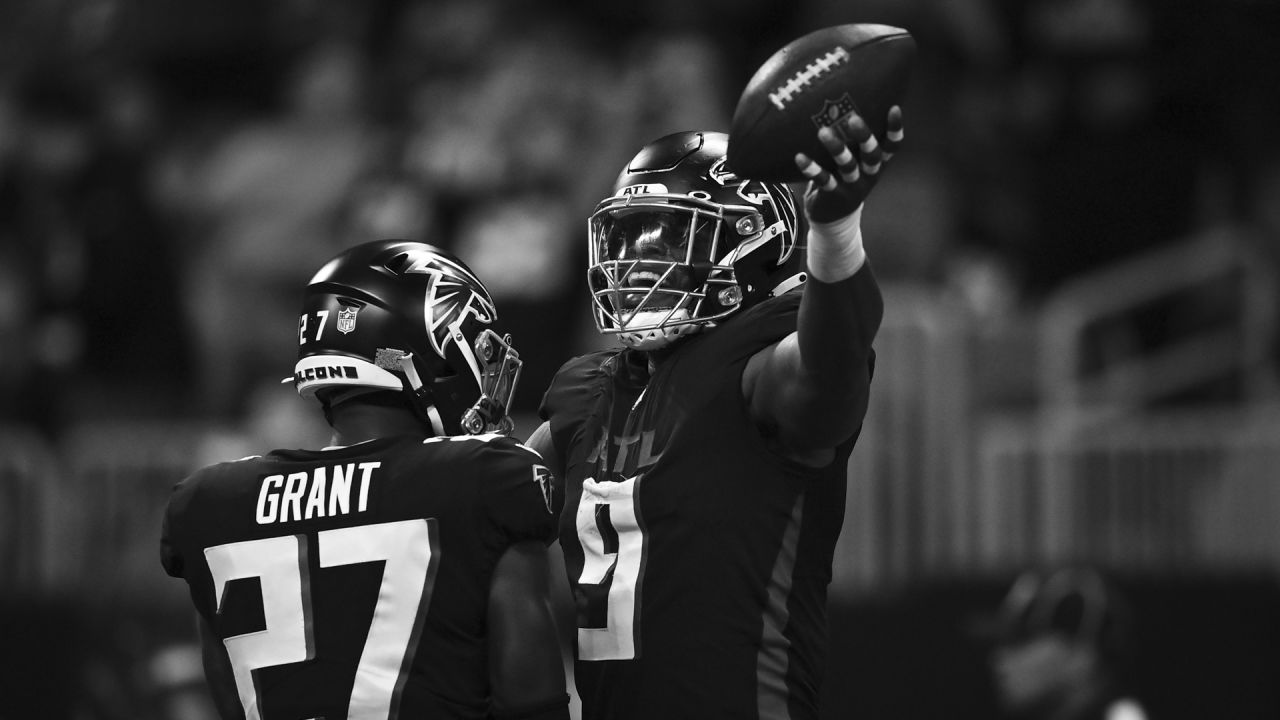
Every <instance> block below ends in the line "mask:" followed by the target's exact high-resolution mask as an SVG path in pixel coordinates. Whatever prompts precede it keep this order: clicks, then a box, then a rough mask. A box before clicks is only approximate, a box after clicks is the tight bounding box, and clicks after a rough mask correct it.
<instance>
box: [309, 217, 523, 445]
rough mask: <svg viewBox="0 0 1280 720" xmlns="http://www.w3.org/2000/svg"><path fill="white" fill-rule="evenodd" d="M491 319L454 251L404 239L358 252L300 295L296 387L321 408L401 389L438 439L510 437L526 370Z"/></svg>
mask: <svg viewBox="0 0 1280 720" xmlns="http://www.w3.org/2000/svg"><path fill="white" fill-rule="evenodd" d="M496 320H497V309H496V308H495V307H494V304H493V299H492V298H491V297H490V296H489V291H488V290H487V289H485V286H484V284H483V283H482V282H480V279H479V278H478V277H476V275H475V273H473V272H471V270H470V269H469V268H468V267H467V266H466V265H465V264H464V263H463V262H462V261H461V260H459V259H458V258H457V257H454V256H453V255H452V254H451V253H449V252H447V251H445V250H442V249H440V248H438V247H435V246H432V245H428V244H426V243H421V242H411V241H406V240H377V241H373V242H367V243H363V244H360V245H356V246H354V247H351V248H349V249H347V250H346V251H344V252H342V253H340V254H339V255H338V256H336V257H334V258H333V259H332V260H330V261H329V262H327V263H325V265H324V266H323V267H321V268H320V270H319V271H318V272H316V274H315V276H314V277H312V278H311V281H310V282H309V283H308V284H307V287H306V290H305V291H304V292H303V300H302V314H301V315H300V316H299V318H298V362H297V364H296V365H295V366H294V372H293V378H292V381H293V383H294V386H295V387H296V388H297V391H298V393H299V394H300V395H302V396H303V397H317V396H318V399H320V400H321V401H322V402H325V403H327V404H333V403H337V402H341V401H342V400H344V399H346V398H348V397H351V396H354V395H358V394H361V393H364V392H369V391H374V390H393V391H403V392H404V393H406V394H407V395H408V397H409V400H410V406H411V407H413V408H414V410H415V412H418V413H419V414H420V416H422V417H423V419H424V420H427V421H428V422H430V424H431V426H432V427H433V429H434V430H435V431H436V433H437V434H441V435H444V434H449V435H454V434H459V432H460V431H461V432H466V433H470V434H479V433H484V432H503V433H509V432H510V431H511V428H512V422H511V420H510V418H509V417H508V412H509V411H510V406H511V397H512V395H513V393H514V391H515V387H516V383H517V382H518V381H519V376H520V368H521V365H522V363H521V360H520V355H519V353H517V352H516V350H515V348H513V347H512V346H511V337H510V336H509V335H508V336H505V337H500V336H499V335H498V334H497V333H496V332H494V331H493V330H492V329H490V327H489V326H491V325H492V324H493V323H494V322H495V321H496ZM442 402H443V405H442V404H441V403H442ZM451 404H452V405H453V408H449V406H450V405H451ZM441 408H446V409H458V410H459V411H460V412H458V413H453V412H447V413H445V414H444V415H443V416H442V413H441Z"/></svg>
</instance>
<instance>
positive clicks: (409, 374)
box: [400, 353, 445, 437]
mask: <svg viewBox="0 0 1280 720" xmlns="http://www.w3.org/2000/svg"><path fill="white" fill-rule="evenodd" d="M400 369H401V370H403V371H404V377H405V379H406V380H408V381H409V388H408V392H409V395H410V397H411V398H412V403H413V407H414V408H416V409H419V410H421V414H422V415H425V416H426V420H427V422H429V423H430V424H431V431H432V432H434V433H435V434H436V437H444V434H445V432H444V421H443V420H442V419H441V418H440V411H439V410H436V406H435V405H434V404H432V403H429V402H426V400H427V398H428V396H429V395H430V393H429V392H428V391H427V390H425V389H424V388H423V387H422V376H421V375H419V374H418V369H417V368H416V367H414V366H413V353H405V354H403V355H401V356H400Z"/></svg>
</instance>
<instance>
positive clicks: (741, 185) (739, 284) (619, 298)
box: [587, 132, 804, 350]
mask: <svg viewBox="0 0 1280 720" xmlns="http://www.w3.org/2000/svg"><path fill="white" fill-rule="evenodd" d="M727 147H728V136H727V135H726V134H724V133H718V132H681V133H675V134H672V135H667V136H665V137H662V138H660V139H658V140H655V141H654V142H652V143H650V144H649V145H646V146H645V147H644V148H643V149H641V150H640V152H639V153H638V154H636V156H635V157H634V158H632V159H631V160H630V161H629V162H628V163H627V165H626V167H625V168H624V169H623V171H622V173H621V174H620V175H619V176H618V180H617V182H616V183H615V184H614V189H613V194H612V195H611V196H609V197H608V198H605V199H604V200H603V201H602V202H601V203H600V204H599V205H597V206H596V209H595V212H594V213H592V215H591V217H590V219H589V220H588V222H587V230H588V237H589V250H588V253H589V267H588V270H587V281H588V284H589V286H590V290H591V299H592V304H593V307H592V310H593V315H594V317H595V322H596V327H597V328H598V329H599V330H600V332H602V333H606V334H616V335H618V336H619V339H620V340H621V342H622V343H623V344H624V345H626V346H628V347H632V348H635V349H638V350H656V349H659V348H662V347H665V346H667V345H669V344H670V343H671V342H672V341H674V340H675V339H677V338H679V337H682V336H685V335H690V334H693V333H696V332H698V331H700V330H702V329H703V328H707V327H714V326H715V325H716V324H717V323H718V322H720V321H721V320H723V319H724V318H726V317H728V316H729V315H731V314H733V313H735V312H738V311H740V310H742V309H743V308H747V307H750V306H752V305H754V304H756V303H758V302H760V301H761V300H763V299H765V298H768V297H772V296H774V295H778V294H781V293H783V292H786V291H787V290H789V289H791V288H793V287H795V286H797V285H799V284H800V283H801V282H803V280H804V276H803V274H801V273H800V272H799V271H798V266H799V262H798V257H799V253H796V252H795V250H796V237H797V223H798V219H797V215H796V202H795V198H794V197H793V196H792V193H791V189H790V188H788V187H787V186H786V185H781V184H775V183H764V182H759V181H756V180H748V179H745V178H741V177H738V176H737V175H735V174H734V173H733V171H732V170H731V169H730V168H729V167H728V166H727V165H726V163H725V152H726V149H727Z"/></svg>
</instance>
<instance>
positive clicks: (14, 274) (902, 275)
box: [0, 0, 1280, 438]
mask: <svg viewBox="0 0 1280 720" xmlns="http://www.w3.org/2000/svg"><path fill="white" fill-rule="evenodd" d="M6 12H7V13H8V14H9V15H10V19H11V21H10V22H6V23H5V24H4V25H5V28H6V29H5V30H4V31H2V32H4V33H5V34H6V37H5V40H6V41H5V43H4V47H5V48H6V50H5V57H4V58H3V61H4V62H3V66H2V67H0V237H2V238H3V242H0V254H2V255H3V262H0V295H3V297H4V298H5V302H3V303H0V307H2V308H3V310H2V313H3V314H2V315H0V338H3V345H4V347H6V348H8V350H6V352H5V353H3V355H0V363H3V372H0V398H2V399H3V402H0V408H3V410H2V412H3V414H4V416H3V420H4V421H6V422H8V423H19V424H29V425H33V426H35V427H38V428H39V429H40V430H41V431H42V432H43V433H44V434H46V435H47V436H49V437H52V438H56V437H57V436H58V435H59V434H60V433H61V432H62V431H64V430H65V429H66V428H67V427H68V426H69V425H72V424H75V423H78V422H84V421H94V420H97V419H101V418H104V417H119V416H120V414H121V413H122V412H123V413H126V414H138V415H143V416H148V417H172V416H182V417H191V416H195V417H198V418H209V419H214V420H228V421H236V420H240V419H242V418H244V417H245V416H246V415H247V414H248V413H251V412H254V411H255V408H257V407H259V406H264V405H265V406H267V407H269V406H271V405H272V404H273V403H274V402H275V401H274V400H273V399H272V398H276V397H282V396H283V397H287V394H283V395H282V394H281V393H279V392H278V390H277V388H276V387H275V386H276V384H277V383H278V380H279V378H280V377H282V376H283V375H284V374H287V366H288V364H289V362H290V358H291V357H292V354H293V348H291V347H289V346H288V343H287V341H282V340H281V338H282V337H283V334H282V333H280V332H279V328H280V327H282V326H288V325H289V324H291V323H293V322H294V320H295V319H294V318H293V317H292V316H293V315H294V305H295V298H294V297H292V295H291V294H290V293H289V292H286V291H282V290H281V289H282V288H292V287H296V286H297V285H298V284H299V282H300V281H301V280H303V279H305V278H301V277H300V274H301V273H304V272H306V269H307V268H309V267H310V266H311V264H312V261H313V260H314V259H315V258H317V257H324V256H327V255H329V254H331V253H332V252H333V251H334V250H335V249H338V248H341V247H344V246H347V245H349V244H350V243H352V242H353V241H355V240H357V239H365V238H369V237H382V236H397V235H399V236H409V237H432V238H435V239H436V240H437V241H439V242H449V243H450V244H451V245H453V246H454V247H453V248H452V249H453V250H455V251H456V252H458V253H459V254H460V255H461V256H463V257H466V258H467V259H468V261H469V262H470V263H471V264H472V265H473V266H475V267H476V268H477V272H479V273H480V274H481V275H482V276H484V277H487V278H491V281H490V282H491V284H492V285H493V288H492V289H493V292H494V294H495V296H496V299H497V300H498V301H499V303H500V304H501V305H502V307H504V308H505V309H506V314H507V317H508V322H509V323H510V325H511V327H512V329H513V331H514V332H515V334H516V336H517V338H518V339H520V340H523V342H522V343H521V346H522V348H524V352H525V354H526V356H527V360H528V377H530V378H532V379H533V380H534V381H533V382H528V383H527V384H526V385H525V388H524V391H523V392H522V393H521V396H520V397H519V398H518V399H517V410H520V411H524V412H531V411H532V410H533V409H534V408H535V407H536V402H537V396H536V390H535V388H537V387H538V386H539V385H540V384H541V381H542V380H544V379H545V378H546V377H548V376H549V373H550V372H552V371H553V370H554V369H555V367H557V366H558V363H559V362H560V361H561V360H562V359H563V358H564V357H566V356H568V355H569V354H571V353H572V352H578V351H581V350H583V349H585V348H589V347H591V345H592V343H595V342H598V341H597V340H596V339H595V338H594V337H593V333H590V332H589V328H590V323H589V321H588V319H587V315H586V308H585V305H584V304H583V303H581V302H580V296H581V294H582V289H583V283H582V280H583V273H582V271H581V270H580V268H581V267H582V262H583V261H582V258H583V254H584V249H583V229H584V225H585V223H584V222H583V219H584V218H585V217H586V216H587V215H588V214H589V213H590V210H591V208H592V206H593V204H594V201H595V200H596V198H595V197H594V196H593V192H594V191H595V189H596V188H599V187H602V186H604V185H606V184H607V183H608V181H609V180H610V179H611V174H612V173H613V172H614V166H615V165H616V162H617V158H619V157H623V156H625V155H626V154H627V153H628V152H630V151H631V150H632V149H633V148H634V147H636V146H638V144H639V143H640V142H642V141H643V139H644V138H648V137H651V136H657V135H658V134H660V133H662V132H666V131H670V130H673V129H678V128H686V127H727V125H728V120H729V116H730V114H731V112H732V106H733V103H734V101H735V99H736V95H737V93H738V92H739V90H740V89H741V87H743V85H744V84H745V82H746V80H747V79H748V78H749V77H750V74H751V73H752V71H753V70H754V68H755V67H756V66H758V64H759V63H760V62H762V61H763V60H764V59H765V58H766V57H767V56H768V55H769V54H770V53H771V52H772V51H773V50H775V49H777V48H778V47H781V45H782V44H784V43H785V42H786V41H787V40H788V39H790V38H791V37H793V36H796V35H798V34H800V33H801V32H803V31H806V30H808V29H812V28H815V27H819V26H821V25H824V24H834V23H838V22H850V21H875V22H884V23H888V24H896V25H900V26H903V27H907V28H909V29H911V30H912V31H913V33H915V35H916V36H917V38H918V40H919V46H920V49H921V56H920V61H919V64H918V68H917V71H916V73H915V76H914V79H913V86H912V92H911V96H910V98H909V99H908V101H907V105H908V107H909V108H910V109H911V110H912V111H913V112H912V120H913V127H912V136H913V138H915V140H916V142H915V144H913V145H912V147H911V148H910V151H909V152H908V153H907V154H906V155H905V156H904V157H903V158H901V160H900V163H899V167H898V169H897V171H896V174H895V176H894V177H892V178H890V181H888V182H886V183H885V187H884V188H883V189H882V191H881V192H882V198H881V203H882V207H884V211H882V212H879V213H876V215H875V217H874V218H869V219H868V223H869V227H868V237H870V238H873V239H872V240H871V242H872V243H873V244H874V245H875V246H876V254H877V258H878V260H879V262H878V267H879V268H880V272H881V274H882V275H883V276H884V277H885V278H886V279H887V280H889V281H890V282H892V281H897V280H904V281H908V282H920V283H929V284H935V285H944V286H951V287H954V288H955V290H956V291H957V293H958V295H959V297H960V298H961V299H963V300H964V302H966V303H967V304H968V305H969V306H970V307H971V308H972V310H973V311H974V312H976V313H985V314H990V315H992V316H993V318H995V319H998V317H999V316H1000V315H1001V314H1004V313H1009V312H1013V311H1016V309H1017V308H1019V307H1022V306H1024V305H1025V304H1026V303H1027V302H1031V303H1034V302H1035V301H1037V300H1039V299H1042V298H1043V297H1045V296H1046V294H1048V293H1050V292H1051V291H1052V290H1053V289H1054V288H1055V287H1056V286H1058V285H1059V284H1060V283H1061V282H1063V281H1064V280H1066V279H1068V278H1071V277H1073V276H1076V275H1078V274H1080V273H1083V272H1085V271H1088V270H1090V269H1094V268H1097V267H1101V266H1105V265H1106V264H1107V263H1110V262H1114V261H1115V260H1117V259H1119V258H1121V257H1126V256H1130V255H1133V254H1136V253H1139V252H1141V251H1143V250H1147V249H1151V248H1153V247H1157V246H1159V245H1161V244H1164V243H1169V242H1172V241H1174V240H1176V239H1179V238H1181V237H1184V236H1186V235H1187V234H1189V233H1192V232H1194V231H1197V230H1198V229H1202V228H1204V227H1207V226H1212V225H1214V224H1223V223H1226V224H1252V225H1256V226H1258V227H1259V228H1260V229H1262V230H1265V231H1267V232H1271V233H1274V232H1275V231H1276V228H1277V225H1278V223H1277V219H1276V218H1275V210H1274V208H1275V207H1276V206H1277V205H1280V203H1276V202H1275V201H1274V198H1275V196H1276V194H1277V192H1278V191H1277V187H1278V186H1280V179H1277V178H1280V161H1278V160H1277V158H1278V157H1280V149H1278V148H1280V140H1278V138H1277V135H1278V133H1277V132H1276V129H1275V123H1273V122H1269V121H1268V118H1273V117H1275V115H1276V112H1277V108H1276V107H1275V105H1276V99H1275V95H1274V93H1267V92H1266V89H1267V88H1274V86H1275V81H1276V77H1275V75H1276V70H1275V68H1278V67H1280V62H1276V58H1275V56H1276V54H1277V50H1276V48H1275V44H1274V43H1272V42H1269V38H1270V37H1271V36H1270V29H1273V28H1275V27H1276V17H1275V16H1276V13H1275V11H1274V10H1273V9H1271V8H1270V7H1269V6H1267V5H1266V4H1263V3H1251V2H1245V1H1243V0H1236V1H1233V2H1228V3H1225V4H1221V6H1219V5H1217V4H1215V5H1213V8H1212V11H1211V10H1210V6H1209V4H1207V3H1197V2H1180V3H1173V4H1169V3H1151V2H1139V0H1130V1H1128V2H1121V3H1096V2H1080V1H1077V2H1037V3H1022V2H1002V1H1000V0H989V1H988V2H985V3H964V4H961V5H956V4H952V3H926V2H909V3H890V2H865V3H861V4H859V6H858V7H857V8H842V7H832V6H830V5H829V4H827V3H817V2H808V3H789V4H787V6H786V9H785V10H784V9H779V8H777V7H774V5H773V4H771V3H765V2H748V3H742V2H708V3H698V4H696V6H688V7H686V6H683V5H682V6H680V7H676V5H675V4H674V3H646V4H644V5H643V6H633V4H630V3H616V2H606V3H586V2H581V3H562V4H557V5H552V6H544V5H541V4H539V5H535V4H533V3H527V2H518V3H501V2H496V1H494V0H489V1H487V2H476V1H474V0H395V1H391V2H379V3H354V2H343V3H302V2H295V3H281V4H275V5H273V6H272V9H271V10H270V11H263V10H262V9H261V8H259V7H258V6H257V5H256V4H254V3H248V2H233V3H196V4H184V6H183V8H182V9H181V10H178V9H174V8H170V7H168V6H165V5H163V4H160V3H149V2H143V1H140V0H135V1H132V2H130V1H125V0H82V1H80V2H72V3H62V4H58V5H57V6H56V7H53V6H45V5H44V4H40V3H10V4H9V5H8V7H7V8H6ZM1223 37H1231V38H1232V41H1231V42H1229V43H1224V42H1222V41H1221V38H1223ZM446 239H447V240H446ZM1270 245H1274V243H1270V244H1269V245H1268V246H1270ZM522 336H523V337H522ZM18 348H21V350H20V351H19V350H17V349H18Z"/></svg>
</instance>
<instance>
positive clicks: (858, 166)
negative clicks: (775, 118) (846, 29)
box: [743, 107, 903, 465]
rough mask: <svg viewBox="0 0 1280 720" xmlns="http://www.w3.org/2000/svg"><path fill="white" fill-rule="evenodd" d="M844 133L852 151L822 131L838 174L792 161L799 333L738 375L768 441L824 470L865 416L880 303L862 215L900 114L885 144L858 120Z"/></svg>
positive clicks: (898, 130)
mask: <svg viewBox="0 0 1280 720" xmlns="http://www.w3.org/2000/svg"><path fill="white" fill-rule="evenodd" d="M843 131H844V134H845V136H847V137H848V138H850V140H849V144H848V145H846V144H845V141H844V140H843V139H841V136H840V134H838V133H837V132H836V131H835V130H833V129H832V128H829V127H828V128H823V129H822V130H821V131H819V133H818V136H819V138H820V139H821V140H822V143H823V146H824V147H825V148H826V149H827V151H828V152H829V153H830V154H831V157H832V158H833V159H834V160H835V162H836V164H837V166H838V169H839V173H838V176H833V175H832V174H831V173H828V172H827V171H825V170H823V169H822V168H821V166H819V165H818V164H817V163H815V162H813V160H812V159H810V158H808V157H806V156H804V155H797V157H796V164H797V165H798V166H799V167H800V169H801V170H802V171H803V172H804V173H805V175H806V176H807V177H809V178H810V182H809V186H808V189H807V190H806V192H805V198H804V200H805V201H804V206H805V215H806V217H807V218H808V220H809V234H808V258H807V263H808V270H809V281H808V282H807V283H805V286H804V296H803V298H802V299H801V302H800V312H799V317H798V319H797V323H796V331H795V332H794V333H792V334H791V335H788V336H787V337H785V338H783V339H782V340H781V341H779V342H778V343H776V344H774V345H772V346H770V347H768V348H765V349H764V350H762V351H760V352H759V353H757V354H756V356H755V357H753V358H752V359H751V361H750V362H749V363H748V365H747V369H746V372H745V373H744V375H743V394H744V396H745V398H746V400H747V404H748V408H749V409H750V412H751V415H752V418H753V419H754V420H755V422H756V424H757V425H758V426H759V427H760V428H761V430H762V432H763V433H764V434H765V436H766V437H767V438H769V439H771V440H772V441H773V442H774V443H775V444H776V445H777V446H778V448H779V449H780V450H781V451H782V452H783V453H784V454H787V455H789V456H791V457H793V458H795V459H797V460H799V461H801V462H805V463H807V464H811V465H823V464H826V463H827V462H830V460H831V457H832V450H833V449H834V448H835V446H836V445H839V444H840V443H841V442H843V441H845V440H847V439H848V438H849V437H851V436H852V435H853V434H854V433H855V432H856V431H857V429H858V428H859V427H860V426H861V424H862V419H863V416H864V415H865V414H866V410H867V399H868V396H869V389H870V382H871V367H870V360H871V353H872V350H871V343H872V341H873V340H874V339H875V336H876V332H877V331H878V330H879V329H880V321H881V319H882V317H883V315H884V300H883V298H882V296H881V293H880V287H879V285H878V284H877V283H876V280H875V276H874V274H873V273H872V271H871V267H870V265H869V264H868V262H867V256H866V251H865V250H864V248H863V244H862V230H861V218H862V207H863V201H864V200H865V199H866V198H867V195H868V194H869V193H870V192H871V188H872V187H874V185H875V183H876V181H877V180H878V179H879V177H880V175H881V173H882V171H883V168H884V164H885V162H887V161H888V159H889V158H890V157H892V154H893V152H894V151H895V150H896V149H897V147H898V145H899V143H900V142H901V141H902V136H903V131H902V112H901V110H900V109H898V108H896V107H895V108H894V109H893V110H891V111H890V113H889V122H888V130H887V132H886V136H887V137H886V139H885V142H884V144H883V145H881V143H879V142H878V141H877V140H876V138H875V136H874V135H873V134H872V133H871V131H870V130H869V129H868V128H867V125H866V123H865V122H864V121H863V120H862V118H860V117H858V116H857V115H856V114H853V115H850V116H849V118H847V119H846V120H845V121H844V128H843Z"/></svg>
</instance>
